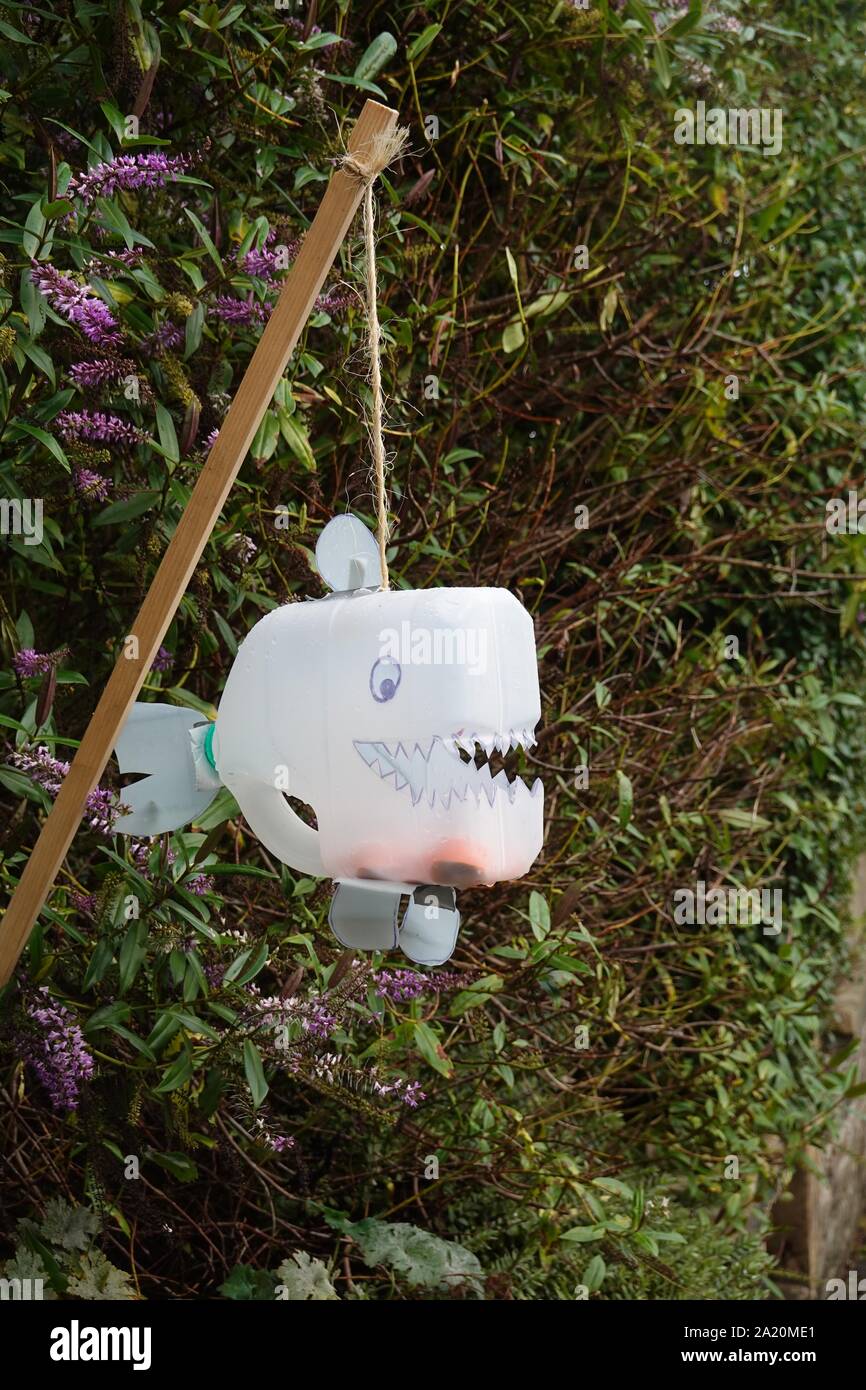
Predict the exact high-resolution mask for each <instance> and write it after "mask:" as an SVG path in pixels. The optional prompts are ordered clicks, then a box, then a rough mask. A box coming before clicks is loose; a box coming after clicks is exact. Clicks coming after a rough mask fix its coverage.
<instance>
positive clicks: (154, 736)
mask: <svg viewBox="0 0 866 1390" xmlns="http://www.w3.org/2000/svg"><path fill="white" fill-rule="evenodd" d="M208 728H209V721H208V720H206V719H203V717H202V716H201V715H200V714H198V713H197V712H196V711H195V710H190V709H182V708H180V707H179V706H177V705H152V704H136V705H133V707H132V710H131V712H130V715H129V718H128V719H127V721H126V723H125V724H124V726H123V729H122V730H121V733H120V736H119V738H118V740H117V746H116V748H115V755H116V757H117V763H118V766H119V768H120V771H121V772H124V773H134V772H139V773H148V774H150V775H149V776H146V777H144V778H143V779H142V781H140V782H134V783H133V784H132V785H131V786H128V787H124V788H123V790H122V791H121V794H120V795H121V801H122V802H123V803H124V805H125V806H128V807H129V808H130V814H129V815H126V816H120V817H119V818H118V820H117V822H116V824H115V830H116V831H117V832H118V833H119V834H121V835H159V834H160V833H161V832H162V831H163V830H177V829H178V828H179V827H180V826H182V825H188V824H189V823H190V821H192V820H195V818H196V817H197V816H200V815H201V814H202V812H203V811H204V810H205V809H206V808H207V807H208V806H209V805H210V803H211V801H213V799H214V797H215V796H216V794H217V792H218V791H219V789H220V786H221V783H220V780H219V777H218V776H217V774H216V772H215V771H214V770H213V768H212V766H211V764H210V763H209V762H208V761H207V758H206V756H205V753H204V749H203V746H202V745H203V736H204V735H205V734H206V733H207V731H208Z"/></svg>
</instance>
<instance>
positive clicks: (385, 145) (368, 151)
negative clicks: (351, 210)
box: [340, 125, 409, 184]
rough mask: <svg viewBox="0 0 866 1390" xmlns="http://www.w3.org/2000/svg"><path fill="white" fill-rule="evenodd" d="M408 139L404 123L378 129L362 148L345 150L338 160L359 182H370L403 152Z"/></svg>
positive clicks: (407, 129)
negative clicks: (353, 151) (352, 150)
mask: <svg viewBox="0 0 866 1390" xmlns="http://www.w3.org/2000/svg"><path fill="white" fill-rule="evenodd" d="M408 139H409V127H408V126H405V125H402V126H397V127H395V129H394V130H383V131H379V133H378V134H377V135H374V136H373V138H372V139H371V140H370V141H369V142H368V143H367V144H366V145H365V146H364V148H363V149H362V150H359V151H357V153H355V154H352V153H351V152H350V151H347V152H346V153H345V154H344V155H343V157H342V159H341V160H340V167H341V168H342V169H345V170H346V172H347V173H348V174H354V175H355V178H357V179H359V180H360V182H361V183H363V184H370V183H372V182H373V180H374V179H375V178H378V176H379V174H381V172H382V170H383V169H387V167H388V165H389V164H392V163H393V162H394V160H395V159H397V158H398V157H399V155H401V154H402V153H403V151H404V149H405V147H406V143H407V141H408Z"/></svg>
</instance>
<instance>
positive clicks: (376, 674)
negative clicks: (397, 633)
mask: <svg viewBox="0 0 866 1390" xmlns="http://www.w3.org/2000/svg"><path fill="white" fill-rule="evenodd" d="M402 675H403V672H402V671H401V670H400V663H399V661H395V660H394V658H393V657H392V656H380V657H379V660H378V661H377V662H376V663H375V665H374V667H373V669H372V671H371V672H370V694H371V695H372V696H373V699H374V700H376V701H378V703H379V704H380V705H383V704H384V703H385V701H386V700H393V698H394V696H395V695H396V694H397V687H398V685H399V684H400V679H401V677H402Z"/></svg>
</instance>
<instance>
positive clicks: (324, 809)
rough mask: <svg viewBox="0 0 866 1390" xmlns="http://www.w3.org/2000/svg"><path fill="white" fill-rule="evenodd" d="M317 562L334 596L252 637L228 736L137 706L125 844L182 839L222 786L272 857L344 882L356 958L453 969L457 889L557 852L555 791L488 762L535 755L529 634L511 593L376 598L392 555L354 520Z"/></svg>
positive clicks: (125, 760) (221, 722) (241, 657)
mask: <svg viewBox="0 0 866 1390" xmlns="http://www.w3.org/2000/svg"><path fill="white" fill-rule="evenodd" d="M316 563H317V566H318V569H319V572H320V574H321V575H322V577H323V578H324V580H325V582H326V583H327V584H328V586H329V588H331V589H332V590H333V591H334V592H333V593H331V594H329V595H328V596H327V597H326V598H323V599H315V600H307V601H306V602H297V603H289V604H286V605H285V606H283V607H281V608H277V609H275V610H274V611H273V612H271V613H268V614H267V616H266V617H264V618H262V619H261V620H260V621H259V622H258V623H256V625H255V627H254V628H253V629H252V631H251V632H250V633H249V635H248V636H247V638H246V639H245V641H244V642H243V644H242V645H241V647H240V649H239V651H238V654H237V657H236V659H235V663H234V665H233V667H232V669H231V671H230V673H229V677H228V680H227V682H226V686H225V690H224V692H223V695H222V698H221V700H220V704H219V713H218V715H217V719H216V721H215V723H207V722H202V718H201V715H200V714H197V713H196V712H195V711H192V710H188V709H182V708H179V707H177V706H174V705H160V704H136V705H135V706H134V707H133V710H132V713H131V714H130V717H129V719H128V721H127V723H126V725H125V727H124V729H123V732H122V733H121V735H120V738H119V739H118V743H117V749H116V752H117V760H118V764H119V766H120V770H121V772H123V773H149V774H151V775H150V776H146V777H144V778H143V780H141V781H139V782H136V783H135V784H133V785H132V786H129V787H127V788H125V789H124V792H123V800H124V803H125V804H126V805H128V806H129V807H130V808H131V813H130V814H129V815H126V816H124V817H122V818H121V819H120V820H119V821H118V822H117V829H118V830H119V831H120V832H122V833H124V834H129V835H155V834H158V833H161V832H162V831H166V830H175V829H177V828H178V827H180V826H182V825H186V824H188V823H189V822H191V821H193V820H194V819H195V818H196V817H197V816H200V815H201V814H202V813H203V811H204V810H205V808H206V807H207V805H208V804H209V803H210V801H211V800H212V799H213V797H214V796H215V795H216V793H217V791H218V790H219V789H220V787H221V786H226V787H228V788H229V790H230V791H231V792H232V794H233V795H234V797H235V799H236V800H237V803H238V805H239V806H240V808H241V811H242V812H243V814H244V816H245V817H246V820H247V822H248V824H249V825H250V827H251V829H252V830H253V832H254V833H255V834H256V835H257V836H258V838H259V839H260V840H261V842H262V844H263V845H265V847H266V848H267V849H268V850H270V852H271V853H272V854H274V855H276V857H277V858H278V859H280V860H282V862H283V863H285V864H288V865H289V866H290V867H291V868H293V869H296V870H299V871H301V872H302V873H305V874H311V875H315V876H317V877H318V876H327V877H330V878H332V879H334V880H335V881H336V890H335V893H334V898H333V901H332V903H331V910H330V916H329V920H330V923H331V927H332V929H333V931H334V934H335V936H336V937H337V939H338V940H339V941H340V942H342V943H343V945H345V946H349V947H355V948H359V949H362V950H380V951H386V950H393V949H395V948H396V947H397V946H399V947H400V949H401V950H402V951H403V952H404V954H405V955H407V956H408V957H409V958H410V960H412V961H415V962H416V963H418V964H425V965H440V964H442V962H443V961H446V960H447V959H448V958H449V956H450V955H451V953H452V951H453V949H454V945H455V942H456V939H457V931H458V928H459V925H460V914H459V913H458V911H457V908H456V897H455V889H456V888H460V887H468V886H470V885H473V884H493V883H497V882H499V881H501V880H503V879H513V878H519V877H520V876H521V875H522V874H525V873H526V872H527V870H528V869H529V868H530V866H531V864H532V863H533V861H534V860H535V858H536V856H537V855H538V853H539V851H540V849H541V844H542V834H543V811H544V806H543V802H544V797H543V789H542V785H541V782H540V781H538V780H536V781H535V783H534V785H533V786H532V789H531V790H530V789H529V788H528V787H527V786H526V784H525V783H524V782H523V781H521V779H520V778H514V779H513V780H509V778H508V776H507V774H506V772H505V770H504V769H502V770H501V771H499V772H497V773H496V774H495V775H493V774H492V772H491V767H490V762H489V758H490V757H491V755H494V754H495V753H499V754H502V755H504V754H505V753H507V752H508V751H509V750H510V749H516V748H518V747H522V748H525V749H529V748H531V747H532V746H533V745H534V743H535V727H536V725H537V723H538V720H539V717H540V700H539V691H538V672H537V663H536V655H535V636H534V631H533V625H532V619H531V617H530V616H529V614H528V613H527V612H526V610H525V609H524V608H523V606H522V605H521V604H520V603H519V602H518V600H517V599H516V598H515V597H514V596H513V595H512V594H511V593H509V592H508V590H507V589H480V588H479V589H461V588H434V589H399V590H395V589H387V590H384V589H380V588H379V587H378V582H379V564H378V552H377V546H376V541H375V539H374V537H373V536H372V534H371V533H370V532H369V531H368V530H367V528H366V527H365V526H364V525H363V523H362V522H360V521H359V520H358V519H357V518H356V517H353V516H341V517H336V518H335V519H334V520H333V521H331V522H330V523H329V524H328V525H327V526H326V527H325V529H324V530H323V531H322V533H321V535H320V537H319V541H318V544H317V546H316ZM290 796H291V797H294V798H297V799H298V800H299V801H302V802H305V803H306V804H308V805H309V806H311V807H312V808H313V810H314V812H315V815H316V820H317V824H318V829H317V830H314V829H313V828H312V827H311V826H309V825H307V824H306V823H305V822H304V821H303V820H302V819H301V818H300V817H299V816H298V815H297V814H296V813H295V811H294V810H293V809H292V807H291V805H290V804H289V800H288V798H289V797H290ZM406 897H408V905H407V907H406V909H405V912H404V914H403V917H402V921H400V908H401V903H402V901H403V899H404V898H406Z"/></svg>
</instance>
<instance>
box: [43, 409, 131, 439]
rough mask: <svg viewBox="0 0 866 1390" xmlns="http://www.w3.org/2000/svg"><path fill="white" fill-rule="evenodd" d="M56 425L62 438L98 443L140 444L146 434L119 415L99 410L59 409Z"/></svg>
mask: <svg viewBox="0 0 866 1390" xmlns="http://www.w3.org/2000/svg"><path fill="white" fill-rule="evenodd" d="M57 426H58V428H59V430H60V433H61V434H62V435H63V438H64V439H67V440H68V439H89V440H92V441H94V442H96V443H98V444H140V443H141V441H142V440H144V439H146V438H147V435H146V434H144V433H143V431H142V430H139V429H136V427H135V425H131V424H130V423H129V421H128V420H122V419H121V418H120V416H119V415H106V414H105V413H104V412H103V411H101V410H61V412H60V414H59V415H58V416H57Z"/></svg>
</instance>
